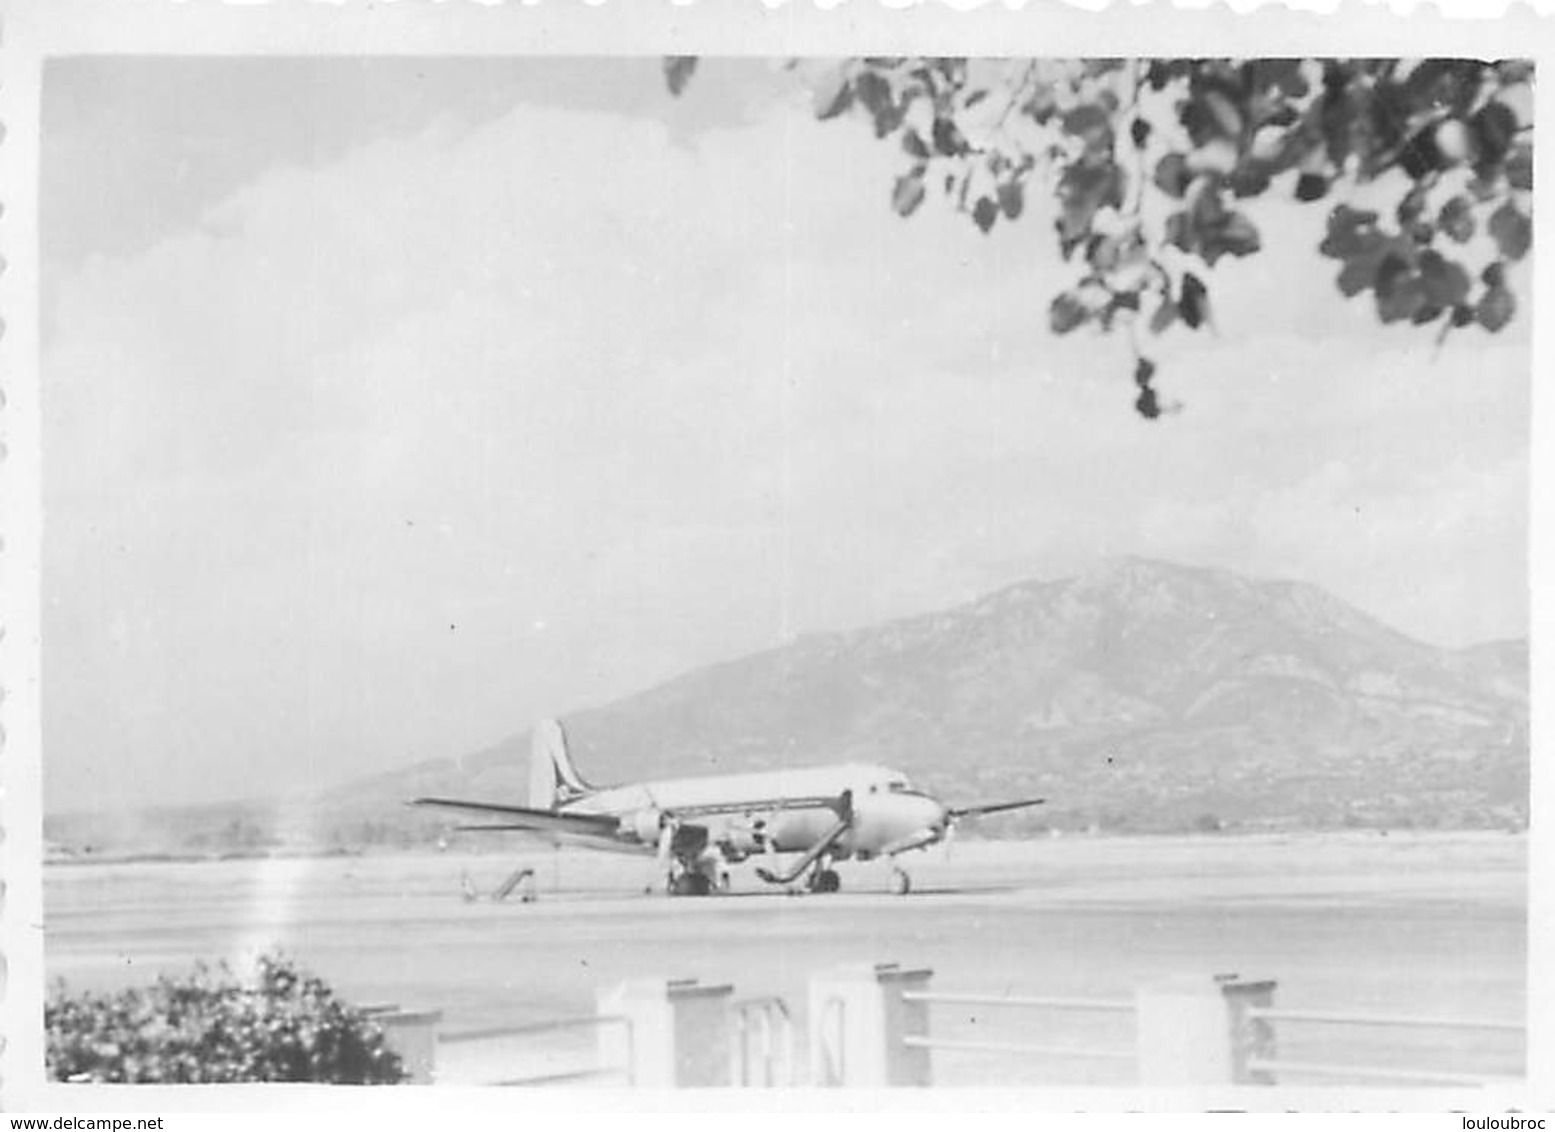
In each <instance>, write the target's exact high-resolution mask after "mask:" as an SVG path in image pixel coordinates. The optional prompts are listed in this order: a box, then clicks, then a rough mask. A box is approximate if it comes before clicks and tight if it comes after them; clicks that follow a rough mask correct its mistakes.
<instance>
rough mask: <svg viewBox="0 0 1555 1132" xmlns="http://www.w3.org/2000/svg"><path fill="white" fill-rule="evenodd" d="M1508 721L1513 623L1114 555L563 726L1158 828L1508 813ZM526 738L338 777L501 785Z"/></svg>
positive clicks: (695, 756) (1511, 771)
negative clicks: (881, 769) (1414, 612)
mask: <svg viewBox="0 0 1555 1132" xmlns="http://www.w3.org/2000/svg"><path fill="white" fill-rule="evenodd" d="M1527 720H1528V646H1527V642H1526V641H1506V642H1495V643H1493V644H1489V645H1483V646H1476V647H1474V648H1468V649H1458V650H1447V649H1440V648H1435V647H1432V646H1430V645H1427V644H1424V643H1422V642H1420V641H1416V640H1413V639H1411V638H1409V637H1407V636H1405V635H1403V634H1402V633H1399V632H1397V631H1396V630H1394V629H1391V628H1389V627H1388V626H1386V625H1384V624H1382V623H1381V622H1379V621H1377V620H1376V619H1374V618H1372V617H1369V616H1367V615H1366V614H1364V613H1362V612H1360V611H1359V610H1357V609H1355V608H1354V607H1352V606H1350V605H1347V604H1346V603H1344V602H1342V601H1340V600H1339V599H1338V598H1335V597H1334V596H1332V595H1331V594H1328V593H1327V592H1325V591H1323V590H1321V589H1319V588H1318V587H1316V586H1312V585H1308V584H1305V583H1301V582H1290V581H1261V580H1254V579H1250V578H1246V577H1243V576H1240V575H1237V574H1234V573H1231V572H1228V571H1224V570H1211V569H1200V568H1190V567H1184V566H1177V565H1171V564H1168V563H1163V562H1156V561H1150V560H1145V559H1139V558H1127V559H1121V560H1117V561H1113V562H1109V563H1107V564H1105V565H1104V566H1103V567H1101V568H1099V569H1097V570H1095V571H1093V572H1090V573H1087V574H1085V575H1082V576H1080V577H1075V578H1067V579H1062V580H1058V581H1041V582H1026V583H1022V584H1019V585H1015V586H1011V587H1009V588H1007V589H1003V590H1000V591H998V592H996V593H992V594H989V595H988V596H986V597H984V598H982V599H980V600H977V601H974V602H972V603H970V604H967V605H962V606H958V607H956V608H953V609H948V610H945V611H943V612H938V613H932V614H928V615H925V616H920V617H913V618H908V619H905V620H900V621H893V622H889V623H887V624H884V625H879V626H874V627H871V628H865V629H858V630H854V631H851V632H845V633H827V634H820V635H815V636H808V637H803V638H801V639H799V640H797V641H795V642H794V643H792V644H790V645H787V646H784V647H782V648H778V649H773V650H770V651H766V652H761V653H757V654H754V655H751V656H747V657H743V658H741V659H738V660H734V661H730V662H728V663H724V664H717V665H713V666H711V667H707V668H702V669H698V670H696V671H694V672H690V673H687V674H686V675H684V676H682V677H680V678H678V679H675V680H672V681H670V682H669V683H666V684H663V685H660V686H659V687H656V688H652V689H649V690H648V691H645V692H643V693H642V694H640V695H636V696H633V697H630V698H628V699H624V700H621V701H618V702H616V703H612V704H608V705H604V706H601V707H597V708H592V709H589V710H587V711H582V712H578V713H576V714H574V715H572V716H569V717H567V718H566V719H565V721H564V722H565V724H566V726H567V729H568V734H569V737H570V739H571V742H572V746H573V749H574V754H575V756H576V759H577V762H578V765H579V767H580V768H581V770H582V772H583V773H584V775H585V776H587V777H590V778H591V779H593V780H595V781H600V782H611V781H617V780H624V779H635V778H652V777H664V776H670V775H681V774H702V773H715V772H719V771H738V770H750V769H760V768H770V767H775V766H782V765H801V764H813V763H824V762H832V761H844V760H861V761H870V762H879V763H885V764H887V765H890V766H893V767H899V768H901V769H903V770H905V771H907V772H908V773H909V774H911V775H912V776H913V777H914V778H915V779H916V780H918V781H919V782H920V783H921V784H922V785H924V786H926V787H928V788H929V789H931V790H932V791H934V792H935V793H937V794H939V795H941V796H942V797H945V798H946V799H948V800H951V801H953V802H972V801H979V800H985V799H996V798H1002V797H1010V796H1022V795H1026V794H1028V793H1033V792H1035V793H1040V794H1042V795H1045V796H1047V797H1048V798H1050V799H1051V801H1050V805H1049V806H1048V807H1044V809H1043V810H1040V811H1034V812H1033V813H1032V814H1030V815H1026V816H1025V817H1024V818H1004V819H999V820H1000V822H1001V825H1000V826H999V828H1001V829H1011V828H1021V827H1022V824H1024V827H1025V828H1028V829H1029V828H1033V827H1038V826H1042V825H1047V824H1052V825H1057V826H1067V827H1086V826H1093V825H1096V826H1102V827H1107V828H1125V829H1171V828H1193V827H1199V828H1212V827H1216V826H1219V825H1222V824H1226V823H1237V824H1241V825H1249V824H1251V825H1259V826H1294V825H1299V826H1328V825H1341V824H1352V825H1353V824H1365V825H1371V824H1387V825H1400V824H1425V825H1444V826H1462V825H1484V824H1500V823H1518V822H1522V821H1525V820H1526V813H1527V803H1528V728H1527ZM526 752H527V737H526V736H515V737H513V738H511V739H509V740H506V741H504V742H502V743H500V744H498V745H496V746H494V747H492V748H490V749H488V750H486V751H482V752H478V753H475V754H472V755H469V756H466V757H465V758H464V759H462V760H458V761H457V762H456V761H454V760H440V761H434V762H428V763H424V764H421V765H419V766H417V767H414V768H412V769H410V770H408V771H401V772H396V773H393V774H388V775H384V776H381V777H380V778H378V779H376V780H374V781H372V782H369V783H361V784H357V786H355V787H354V788H353V789H354V790H355V791H356V796H357V798H358V799H359V800H362V799H366V798H374V799H383V800H384V801H387V800H388V798H389V797H391V796H392V797H394V798H402V797H406V796H409V795H411V794H415V793H419V792H423V791H437V792H442V793H455V794H459V793H462V794H465V795H470V796H476V797H492V798H504V797H505V798H515V799H521V798H522V797H523V790H524V786H523V783H524V781H525V766H526V764H525V759H526ZM345 793H346V794H349V793H350V792H349V791H348V792H345ZM341 797H342V799H343V798H344V795H342V796H341Z"/></svg>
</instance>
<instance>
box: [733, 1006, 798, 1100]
mask: <svg viewBox="0 0 1555 1132" xmlns="http://www.w3.org/2000/svg"><path fill="white" fill-rule="evenodd" d="M729 1014H730V1019H731V1022H732V1024H733V1027H734V1035H733V1043H734V1044H733V1055H734V1056H733V1064H732V1067H731V1069H732V1074H731V1081H730V1083H731V1084H733V1085H734V1086H736V1087H745V1088H781V1087H785V1086H789V1085H796V1084H798V1083H799V1082H798V1078H797V1069H798V1066H797V1062H796V1059H795V1056H794V1020H793V1017H792V1015H790V1014H789V1011H788V1004H787V1003H785V1002H784V1001H783V1000H782V999H781V998H778V997H777V996H775V995H769V996H766V997H763V998H747V999H739V1000H736V1001H734V1002H731V1003H730V1004H729Z"/></svg>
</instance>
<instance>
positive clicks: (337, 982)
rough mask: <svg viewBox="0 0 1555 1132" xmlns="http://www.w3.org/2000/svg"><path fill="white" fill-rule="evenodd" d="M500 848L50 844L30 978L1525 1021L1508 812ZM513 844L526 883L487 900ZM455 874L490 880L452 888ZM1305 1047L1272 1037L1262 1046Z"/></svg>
mask: <svg viewBox="0 0 1555 1132" xmlns="http://www.w3.org/2000/svg"><path fill="white" fill-rule="evenodd" d="M512 845H513V848H514V849H515V851H514V852H512V853H491V852H482V853H471V852H463V851H460V850H459V849H458V848H455V849H452V850H450V851H448V852H445V853H439V854H432V853H427V854H405V855H370V856H361V857H327V858H290V859H270V860H244V861H222V862H209V863H144V864H129V863H126V864H106V863H105V864H92V865H81V864H76V865H68V866H55V867H50V868H48V869H47V870H46V874H45V900H46V915H45V950H46V960H47V966H48V971H49V975H50V976H51V977H55V976H62V977H64V978H65V979H66V980H67V981H68V982H69V984H70V985H71V986H73V987H96V988H103V989H106V988H110V987H116V986H124V985H129V984H133V983H143V982H148V981H150V980H151V979H152V978H153V977H155V976H156V975H158V974H177V973H180V972H183V971H187V970H188V969H190V968H191V967H192V966H193V964H194V963H195V962H196V961H200V960H204V961H216V960H224V961H226V962H228V963H230V964H233V965H234V966H237V967H241V966H242V964H243V963H244V962H245V961H246V958H247V957H248V956H251V955H253V954H254V953H256V952H259V951H264V950H277V949H278V950H283V951H285V952H287V953H289V954H291V955H293V956H295V957H296V958H297V959H298V960H300V961H301V962H302V963H303V964H304V965H305V966H307V967H309V968H310V969H312V970H314V971H315V972H316V973H318V974H319V975H321V976H322V977H324V978H325V979H326V980H328V981H329V982H330V983H331V984H332V985H333V986H335V987H336V989H337V990H338V991H339V992H340V993H341V994H342V995H344V996H345V997H347V998H348V999H350V1000H352V1001H355V1002H358V1003H382V1002H394V1003H398V1004H399V1005H401V1006H404V1007H414V1008H430V1009H436V1010H440V1011H442V1014H443V1028H444V1030H445V1031H447V1032H459V1031H465V1030H474V1029H483V1028H487V1027H500V1026H517V1025H523V1024H526V1023H531V1022H540V1021H548V1020H553V1019H556V1018H563V1017H574V1016H580V1015H586V1014H589V1013H591V1012H593V1011H594V1009H595V1002H596V996H597V995H598V993H599V992H600V991H601V989H602V988H606V987H609V986H611V985H613V984H615V983H617V982H619V981H621V980H624V979H632V978H644V977H667V978H678V977H686V978H696V979H699V980H701V981H702V982H703V983H728V984H732V986H733V987H734V988H735V994H736V995H737V996H738V997H741V998H746V997H754V996H765V995H776V996H780V997H782V998H783V999H784V1000H785V1002H787V1003H788V1004H789V1007H790V1010H791V1012H792V1013H793V1014H794V1016H795V1018H796V1022H797V1024H798V1027H799V1029H800V1031H801V1032H802V1029H803V1025H804V1021H805V1020H804V1017H803V1014H804V1004H805V997H806V986H807V982H808V980H809V978H810V977H811V976H812V975H813V974H814V973H816V972H819V971H822V970H825V969H827V968H831V967H835V966H838V965H841V964H855V963H874V962H899V963H901V964H903V965H905V966H914V967H928V968H931V969H932V970H933V972H934V974H933V987H934V989H935V990H940V991H955V992H967V993H978V994H993V995H1051V996H1073V997H1094V998H1103V999H1127V998H1129V997H1130V996H1132V994H1133V992H1134V990H1135V989H1136V988H1137V987H1138V986H1140V985H1141V984H1143V983H1146V982H1150V981H1154V980H1158V979H1164V978H1171V977H1180V976H1185V975H1186V976H1202V977H1204V978H1210V977H1213V976H1215V975H1225V974H1230V973H1236V974H1239V975H1241V976H1244V977H1256V978H1272V979H1275V980H1277V981H1278V984H1279V987H1278V991H1277V995H1278V999H1277V1001H1278V1003H1279V1005H1281V1006H1283V1007H1288V1008H1306V1009H1320V1008H1336V1009H1343V1010H1347V1011H1353V1012H1362V1011H1364V1012H1372V1013H1408V1014H1416V1015H1420V1014H1427V1015H1433V1016H1447V1017H1456V1018H1475V1019H1484V1018H1490V1019H1496V1020H1502V1021H1511V1022H1521V1021H1522V1020H1523V1012H1524V1008H1525V999H1526V996H1527V985H1526V966H1527V841H1526V837H1525V836H1524V835H1521V834H1508V833H1498V832H1485V833H1462V834H1420V833H1406V834H1398V833H1394V834H1390V835H1387V836H1384V835H1381V834H1378V833H1374V832H1373V833H1361V832H1356V833H1344V834H1326V835H1324V834H1291V835H1258V836H1224V835H1222V836H1204V837H1177V838H1171V837H1154V838H1146V837H1140V838H1099V837H1068V838H1061V839H1044V840H1040V841H1031V842H1012V843H999V842H978V841H964V842H962V843H960V844H958V845H956V846H955V847H954V851H953V853H952V855H951V856H949V858H948V859H947V857H946V854H945V853H944V852H943V851H941V850H932V851H930V852H928V853H923V854H918V855H916V860H914V861H911V862H907V863H909V864H910V865H912V869H911V871H912V873H913V878H914V891H913V893H912V894H910V895H908V896H895V895H892V894H890V892H889V890H888V887H887V886H888V880H889V873H888V870H887V869H886V868H885V866H883V865H880V864H867V865H851V866H850V865H847V864H844V865H843V866H841V871H842V876H843V886H844V890H843V891H842V892H840V893H837V894H833V895H824V896H822V895H803V896H800V895H788V894H786V893H785V892H783V891H782V890H773V889H771V888H769V887H768V886H765V885H762V884H761V883H760V882H759V881H757V880H756V879H755V878H754V877H753V876H752V875H751V873H750V871H749V866H748V865H747V866H740V867H739V868H737V870H736V872H735V875H734V878H733V879H734V886H733V891H732V892H730V893H728V894H724V895H715V896H708V897H678V898H670V897H666V896H663V895H661V894H658V893H654V894H651V895H649V894H645V893H644V888H645V887H647V886H649V885H650V884H651V880H652V878H651V870H652V862H651V860H650V859H638V858H631V857H619V856H613V855H605V854H586V853H574V852H563V853H556V852H552V851H549V850H545V849H540V850H538V851H537V850H535V849H534V848H533V847H532V846H528V845H525V844H524V843H522V842H517V841H515V842H513V843H512ZM904 860H905V859H904ZM524 864H527V865H529V866H530V867H533V868H534V869H535V878H534V879H535V882H536V886H535V893H536V896H537V899H535V900H534V901H533V902H532V903H523V902H520V901H519V900H518V899H517V898H516V897H512V898H510V899H508V900H505V901H499V900H492V899H489V898H487V897H488V896H489V894H491V893H492V892H493V891H494V890H495V889H497V888H498V886H499V885H500V884H501V882H502V881H503V880H504V878H506V877H509V876H510V875H511V874H512V873H513V870H514V869H515V867H517V866H521V865H524ZM465 876H468V877H469V878H470V885H469V886H468V887H470V888H473V889H475V890H476V892H477V893H478V894H480V895H481V896H482V898H481V899H477V900H474V901H471V900H467V899H466V898H465V895H466V893H465V891H464V890H465V887H466V886H464V885H463V884H462V878H463V877H465ZM934 1010H935V1013H934V1015H933V1025H934V1032H935V1034H936V1035H938V1036H944V1037H954V1038H959V1039H963V1040H965V1039H967V1038H972V1039H995V1040H1019V1041H1028V1042H1029V1041H1031V1040H1033V1039H1032V1033H1033V1027H1039V1028H1044V1035H1047V1034H1048V1033H1049V1032H1050V1031H1051V1033H1052V1034H1053V1035H1056V1036H1054V1037H1052V1040H1053V1041H1058V1042H1066V1043H1073V1044H1074V1045H1077V1046H1081V1047H1088V1048H1121V1047H1126V1045H1127V1044H1128V1041H1129V1031H1128V1028H1127V1021H1126V1019H1124V1020H1119V1019H1118V1018H1115V1017H1111V1016H1094V1017H1088V1018H1087V1017H1078V1016H1070V1017H1065V1018H1063V1019H1061V1020H1059V1021H1052V1020H1041V1021H1039V1020H1035V1019H1033V1018H1031V1017H1029V1016H1024V1015H1022V1014H1020V1013H1018V1012H1012V1011H1003V1010H999V1009H997V1008H995V1009H992V1010H989V1009H985V1008H969V1007H936V1008H934ZM1054 1027H1056V1029H1054ZM591 1040H592V1039H591V1038H588V1037H587V1035H586V1032H585V1033H584V1034H583V1035H582V1036H573V1037H570V1038H567V1039H565V1040H562V1039H557V1038H555V1037H552V1038H548V1039H545V1042H546V1043H548V1044H547V1045H546V1046H545V1048H543V1049H539V1050H538V1051H537V1052H538V1054H540V1055H543V1056H552V1055H555V1056H558V1057H569V1056H572V1055H573V1054H576V1053H577V1052H578V1044H579V1043H580V1042H585V1043H586V1042H588V1041H591ZM1043 1040H1044V1041H1046V1040H1048V1037H1047V1036H1044V1037H1043ZM1303 1040H1305V1041H1307V1044H1308V1045H1310V1046H1311V1048H1312V1049H1314V1050H1318V1051H1320V1052H1321V1053H1322V1058H1321V1059H1322V1060H1332V1059H1333V1058H1334V1057H1335V1056H1339V1057H1357V1058H1360V1059H1361V1060H1362V1061H1363V1062H1365V1063H1368V1064H1379V1063H1380V1062H1379V1061H1378V1058H1384V1059H1391V1060H1394V1061H1398V1060H1402V1061H1403V1062H1404V1063H1407V1064H1411V1065H1415V1066H1418V1067H1430V1068H1436V1069H1440V1070H1442V1071H1453V1072H1475V1073H1486V1074H1504V1075H1513V1076H1515V1075H1519V1074H1520V1072H1521V1070H1522V1058H1523V1051H1522V1047H1521V1043H1520V1041H1516V1040H1500V1041H1495V1040H1487V1039H1486V1037H1485V1035H1483V1034H1463V1033H1454V1032H1449V1033H1446V1034H1433V1033H1429V1032H1420V1033H1418V1034H1415V1033H1412V1034H1410V1035H1408V1036H1407V1037H1406V1038H1405V1039H1404V1040H1402V1041H1391V1042H1389V1043H1387V1044H1386V1045H1385V1046H1383V1047H1382V1048H1380V1049H1378V1048H1364V1042H1365V1041H1366V1040H1369V1039H1366V1038H1365V1036H1364V1035H1356V1034H1352V1033H1343V1034H1341V1033H1338V1032H1332V1031H1330V1032H1324V1031H1322V1030H1318V1031H1317V1032H1315V1033H1313V1034H1312V1035H1311V1036H1310V1038H1309V1039H1303ZM1358 1043H1359V1044H1358ZM1303 1049H1304V1047H1303V1044H1302V1041H1301V1040H1295V1039H1291V1040H1288V1041H1286V1042H1285V1044H1284V1045H1282V1050H1281V1053H1282V1056H1292V1057H1294V1056H1296V1055H1297V1054H1300V1053H1302V1052H1303ZM531 1052H536V1051H531ZM514 1056H518V1053H517V1052H515V1054H514ZM470 1072H473V1070H471V1071H470ZM1131 1073H1132V1069H1131V1068H1129V1067H1128V1066H1126V1065H1124V1066H1120V1065H1119V1064H1117V1063H1114V1062H1105V1061H1104V1062H1099V1063H1089V1062H1087V1061H1086V1060H1085V1059H1084V1058H1073V1059H1064V1058H1060V1059H1057V1060H1056V1061H1054V1062H1051V1063H1041V1064H1037V1063H1033V1061H1032V1059H1029V1058H1011V1057H1005V1056H998V1055H994V1056H989V1055H980V1054H971V1053H964V1054H961V1053H941V1054H936V1060H935V1080H936V1082H938V1083H944V1084H986V1083H989V1082H998V1083H1004V1084H1032V1085H1127V1084H1129V1083H1131V1079H1130V1074H1131Z"/></svg>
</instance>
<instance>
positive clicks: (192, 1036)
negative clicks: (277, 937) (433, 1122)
mask: <svg viewBox="0 0 1555 1132" xmlns="http://www.w3.org/2000/svg"><path fill="white" fill-rule="evenodd" d="M44 1025H45V1029H46V1031H47V1035H48V1053H47V1058H48V1072H49V1076H50V1077H52V1078H54V1079H55V1080H59V1081H77V1082H93V1083H163V1084H172V1083H179V1084H182V1083H205V1084H209V1083H217V1082H240V1081H247V1082H254V1081H312V1082H327V1083H332V1084H353V1085H379V1084H394V1083H396V1082H398V1081H400V1080H401V1079H403V1077H404V1076H405V1073H404V1069H403V1067H402V1066H401V1063H400V1058H399V1055H397V1054H396V1053H395V1052H394V1051H393V1050H391V1049H390V1048H389V1047H388V1046H387V1044H386V1043H385V1041H384V1036H383V1032H382V1030H381V1029H379V1028H378V1027H377V1026H375V1025H373V1024H372V1023H371V1022H370V1021H368V1020H367V1019H366V1018H365V1017H364V1016H363V1015H362V1014H361V1012H360V1011H357V1010H354V1009H352V1008H351V1007H349V1006H347V1005H346V1004H344V1003H342V1002H341V1001H340V1000H339V999H337V998H336V997H335V994H334V992H333V991H331V990H330V988H329V987H328V986H327V985H325V983H324V982H323V981H322V980H320V979H318V978H316V977H315V976H313V975H310V974H307V973H306V972H303V971H299V970H298V969H297V968H296V966H295V965H294V964H293V963H292V962H291V961H290V960H288V959H286V958H283V957H279V956H263V957H261V958H260V960H259V963H258V967H257V970H256V973H255V976H254V978H253V979H252V980H249V981H240V980H238V979H237V978H235V977H234V976H233V974H232V972H231V971H230V970H229V969H228V968H227V967H226V966H225V965H222V966H220V967H217V968H215V969H214V970H213V969H212V968H210V967H208V966H206V965H204V964H201V965H200V966H199V967H197V968H196V969H195V972H194V974H193V975H191V976H187V977H185V978H183V979H170V978H162V979H159V980H158V981H157V982H156V984H155V985H153V986H151V987H149V988H140V987H137V988H132V989H130V990H125V991H120V992H118V993H116V994H92V993H84V994H71V993H69V992H68V990H67V988H66V987H65V984H64V983H63V982H59V983H56V984H55V986H54V987H53V989H52V990H51V992H50V994H49V999H48V1003H47V1005H46V1007H45V1010H44Z"/></svg>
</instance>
